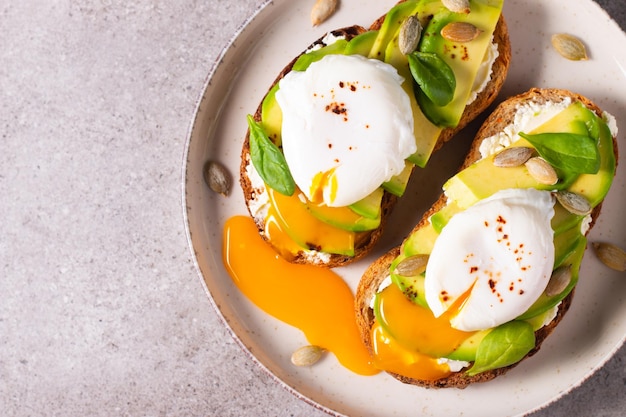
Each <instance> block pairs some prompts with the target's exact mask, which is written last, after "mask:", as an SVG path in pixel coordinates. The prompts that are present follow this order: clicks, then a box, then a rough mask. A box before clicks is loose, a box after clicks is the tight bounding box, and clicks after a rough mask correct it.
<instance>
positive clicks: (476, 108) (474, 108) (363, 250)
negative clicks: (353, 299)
mask: <svg viewBox="0 0 626 417" xmlns="http://www.w3.org/2000/svg"><path fill="white" fill-rule="evenodd" d="M383 21H384V16H382V17H380V18H379V19H377V20H376V21H375V22H374V23H373V24H372V25H371V26H370V28H369V29H366V28H364V27H361V26H350V27H345V28H342V29H337V30H334V31H332V32H331V33H332V35H333V36H335V37H341V36H343V37H344V38H345V39H346V40H350V39H352V38H353V37H355V36H357V35H359V34H361V33H364V32H365V31H367V30H378V29H379V28H380V26H381V24H382V22H383ZM493 42H494V44H496V45H497V46H498V58H497V59H496V61H495V62H494V64H493V69H492V76H491V80H490V82H489V83H488V84H487V86H486V87H485V88H484V89H483V90H482V91H481V92H480V93H479V94H478V97H477V98H476V99H475V100H474V101H473V102H472V103H471V104H470V105H468V106H467V107H466V108H465V112H464V113H463V115H462V117H461V120H460V122H459V124H458V125H457V126H456V127H454V128H447V129H444V130H443V131H442V132H441V134H440V136H439V138H438V141H437V143H436V144H435V147H434V150H433V152H434V151H437V150H438V149H440V148H441V147H442V146H443V144H444V143H446V142H447V141H449V140H450V139H451V138H452V137H454V136H455V135H456V134H457V133H458V132H459V131H460V130H461V129H463V128H464V127H465V126H466V125H467V124H468V123H470V122H471V121H472V120H474V119H475V118H476V117H477V116H478V115H479V114H480V113H482V112H483V111H484V110H485V109H487V107H489V105H490V104H491V103H492V102H493V101H494V100H495V98H496V96H497V95H498V92H499V91H500V89H501V88H502V85H503V84H504V81H505V78H506V75H507V72H508V68H509V65H510V61H511V44H510V41H509V33H508V28H507V25H506V22H505V20H504V18H503V17H502V16H501V17H500V19H499V21H498V24H497V26H496V29H495V31H494V35H493ZM323 44H324V37H322V38H320V39H318V40H317V41H315V42H313V44H311V46H310V47H309V48H307V50H309V49H310V48H311V47H314V46H315V45H323ZM305 51H306V50H305ZM303 53H305V52H303ZM298 57H299V56H298ZM298 57H295V58H294V59H293V60H292V61H291V62H290V63H289V64H288V65H287V66H285V68H283V70H282V71H281V72H280V73H279V75H278V76H277V77H276V79H275V80H274V82H273V83H272V85H271V86H270V87H269V88H268V92H269V90H271V88H272V87H273V86H274V85H275V84H277V83H278V82H279V81H280V80H281V79H282V78H283V77H284V76H285V75H286V74H287V73H288V72H289V71H291V69H292V67H293V65H294V63H295V62H296V61H297V59H298ZM262 102H263V100H261V103H260V104H259V106H258V107H257V110H256V112H255V114H254V119H255V120H256V121H257V122H258V121H260V120H261V108H262ZM249 134H250V133H249V131H248V132H247V133H246V137H245V139H244V142H243V146H242V151H241V165H240V175H239V178H240V180H239V182H240V184H241V188H242V190H243V194H244V199H245V202H246V206H247V208H248V211H249V213H250V215H251V216H252V218H253V219H254V222H255V224H256V226H257V229H258V230H259V234H260V235H261V237H263V239H264V240H265V241H267V242H268V243H269V244H271V245H272V241H271V240H270V239H269V238H268V236H267V235H266V234H265V218H264V216H262V215H258V214H257V215H256V216H255V214H254V213H253V210H251V207H252V206H254V205H255V201H256V200H257V199H258V197H259V196H260V195H262V193H263V191H264V190H263V189H262V188H255V187H254V186H253V184H252V181H251V178H250V175H249V169H250V166H251V160H250V142H249V139H250V138H249ZM396 202H397V197H396V196H395V195H393V194H391V193H389V192H385V193H384V196H383V199H382V203H381V209H382V211H381V222H380V226H379V227H378V228H377V229H374V230H371V231H367V232H358V233H356V236H355V254H354V256H346V255H339V254H325V255H323V256H316V255H318V254H320V253H319V252H318V248H315V247H310V248H308V249H309V250H307V251H305V250H302V251H300V252H299V253H297V254H295V255H294V256H293V257H292V258H291V259H289V260H290V261H291V262H293V263H299V264H315V265H319V266H325V267H329V268H332V267H337V266H342V265H347V264H348V263H351V262H353V261H356V260H357V259H360V258H362V257H363V256H365V255H367V254H368V253H369V252H370V251H371V250H372V249H373V247H374V246H375V244H376V243H377V242H378V240H379V239H380V237H381V236H382V233H383V230H384V227H385V224H386V220H387V218H388V217H389V215H390V214H391V212H392V210H393V208H394V206H395V204H396Z"/></svg>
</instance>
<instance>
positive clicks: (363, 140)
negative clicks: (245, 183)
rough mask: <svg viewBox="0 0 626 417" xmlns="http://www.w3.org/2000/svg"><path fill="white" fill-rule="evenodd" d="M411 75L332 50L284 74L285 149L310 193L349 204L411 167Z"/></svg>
mask: <svg viewBox="0 0 626 417" xmlns="http://www.w3.org/2000/svg"><path fill="white" fill-rule="evenodd" d="M403 81H404V78H403V77H401V76H400V75H399V74H398V72H397V70H396V69H395V68H394V67H393V66H391V65H389V64H386V63H384V62H381V61H379V60H376V59H368V58H365V57H362V56H359V55H327V56H325V57H324V58H322V59H321V60H319V61H317V62H314V63H312V64H311V65H310V66H309V67H308V68H307V70H306V71H291V72H289V73H288V74H287V75H286V76H285V77H284V78H283V79H282V80H281V81H280V84H279V89H278V91H277V92H276V100H277V102H278V104H279V106H280V108H281V110H282V113H283V121H282V126H281V134H282V146H283V153H284V155H285V159H286V161H287V164H288V166H289V170H290V171H291V174H292V176H293V179H294V181H295V183H296V185H297V186H298V188H299V189H300V190H301V191H302V192H303V193H304V195H305V196H306V197H307V199H309V200H310V201H312V202H314V203H319V204H325V205H327V206H329V207H343V206H348V205H350V204H353V203H355V202H357V201H359V200H361V199H363V198H365V197H366V196H368V195H369V194H371V193H372V192H373V191H374V190H376V188H378V187H379V186H380V185H381V184H382V183H383V182H385V181H388V180H389V179H391V177H393V176H394V175H397V174H399V173H400V172H401V171H402V170H403V169H404V167H405V162H404V160H405V159H406V158H407V157H409V156H410V155H411V154H413V153H414V152H415V151H416V150H417V147H416V144H415V137H414V135H413V113H412V110H411V103H410V101H409V97H408V96H407V94H406V93H405V91H404V90H403V88H402V83H403Z"/></svg>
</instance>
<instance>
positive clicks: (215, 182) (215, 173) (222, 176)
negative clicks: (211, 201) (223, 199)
mask: <svg viewBox="0 0 626 417" xmlns="http://www.w3.org/2000/svg"><path fill="white" fill-rule="evenodd" d="M203 174H204V181H205V182H206V183H207V185H208V186H209V188H210V189H211V190H213V191H215V192H216V193H219V194H222V195H223V196H227V195H228V193H229V192H230V186H231V183H232V179H231V177H230V175H229V174H228V171H227V170H226V168H224V166H223V165H222V164H220V163H219V162H215V161H208V162H207V163H206V164H204V172H203Z"/></svg>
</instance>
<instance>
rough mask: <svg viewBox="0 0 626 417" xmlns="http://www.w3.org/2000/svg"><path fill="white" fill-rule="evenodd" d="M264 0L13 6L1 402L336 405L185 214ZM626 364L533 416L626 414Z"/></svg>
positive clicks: (613, 365) (94, 410)
mask: <svg viewBox="0 0 626 417" xmlns="http://www.w3.org/2000/svg"><path fill="white" fill-rule="evenodd" d="M261 3H262V0H240V1H237V2H231V1H226V0H205V1H196V0H180V1H169V2H166V1H159V0H151V1H149V0H139V1H133V2H126V1H121V0H92V1H87V0H54V1H44V0H5V1H3V2H2V4H1V5H0V33H1V34H2V40H1V41H0V126H1V133H2V139H1V141H0V196H1V199H0V414H1V415H6V416H43V415H48V416H79V415H93V416H144V415H145V416H160V415H176V416H178V415H189V416H191V415H210V416H224V417H226V416H260V415H268V416H322V415H325V414H323V413H322V412H320V411H318V410H316V409H314V408H313V407H311V406H310V405H308V404H305V403H303V402H301V401H299V400H298V399H296V398H295V397H294V396H292V395H291V394H290V393H288V392H287V391H285V390H284V389H283V388H282V387H280V386H279V385H278V384H277V383H276V382H274V381H273V379H272V378H271V377H269V376H268V375H266V374H265V373H264V372H263V371H262V370H260V369H259V368H258V367H257V366H256V365H255V364H254V363H253V362H252V360H250V359H249V358H248V357H247V356H246V354H244V352H243V351H242V350H241V349H240V348H239V347H238V345H237V344H236V343H235V342H234V341H233V340H232V338H231V337H230V336H229V334H228V332H227V331H226V329H225V328H224V327H223V326H222V323H221V322H220V321H219V319H218V317H217V315H216V314H215V312H214V311H213V310H212V308H211V306H210V304H209V302H208V301H207V300H206V297H205V295H204V293H203V291H202V288H201V284H200V280H199V279H198V278H197V276H196V272H195V270H194V268H193V264H192V261H191V259H190V253H189V249H188V247H187V241H186V237H185V232H184V226H183V222H182V213H181V204H180V195H181V185H180V184H181V163H182V155H183V151H184V145H185V135H186V132H187V129H188V127H189V123H190V121H191V118H192V115H193V112H194V106H195V102H196V99H197V98H198V95H199V93H200V90H201V88H202V86H203V83H204V80H205V77H206V74H207V72H208V70H209V68H210V67H211V65H212V63H213V61H214V60H215V59H216V57H217V56H218V54H219V52H220V50H221V49H222V48H223V47H224V46H225V45H226V43H227V41H228V39H229V38H230V37H231V36H232V34H233V33H234V32H235V30H236V29H237V28H238V27H239V26H240V25H241V24H242V22H244V21H245V19H246V18H247V17H248V16H249V15H250V14H251V13H252V12H253V11H254V10H255V9H256V8H257V7H258V6H259V5H260V4H261ZM574 3H575V2H572V4H574ZM598 3H600V4H601V5H602V6H603V7H604V8H605V9H607V10H608V11H609V12H610V14H611V15H612V16H613V17H614V19H615V20H617V21H618V22H620V24H621V26H622V27H623V28H624V27H626V3H625V2H624V0H598ZM625 361H626V348H622V349H621V350H620V351H619V352H618V353H617V355H615V357H614V358H613V359H611V360H610V361H609V362H608V363H607V364H606V366H604V367H603V368H602V369H601V370H600V371H599V372H597V373H596V374H595V375H594V376H593V377H592V378H591V379H589V380H588V381H587V382H585V383H584V384H583V385H582V386H581V387H579V388H577V389H575V390H574V391H573V392H572V393H570V394H569V395H567V396H566V397H564V398H563V399H562V400H560V401H558V402H557V403H555V404H553V405H551V406H550V407H549V408H547V409H545V410H542V411H540V412H538V413H536V414H535V416H536V417H539V416H541V417H543V416H551V417H559V416H563V417H565V416H568V417H573V416H612V417H616V416H622V415H624V410H626V396H624V392H625V385H626V368H625Z"/></svg>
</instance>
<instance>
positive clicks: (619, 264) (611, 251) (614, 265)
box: [591, 242, 626, 272]
mask: <svg viewBox="0 0 626 417" xmlns="http://www.w3.org/2000/svg"><path fill="white" fill-rule="evenodd" d="M591 245H592V246H593V249H594V251H595V253H596V256H597V257H598V259H600V260H601V261H602V263H603V264H605V265H606V266H608V267H609V268H611V269H615V270H616V271H621V272H623V271H626V252H624V250H623V249H622V248H620V247H618V246H616V245H613V244H611V243H599V242H594V243H592V244H591Z"/></svg>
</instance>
